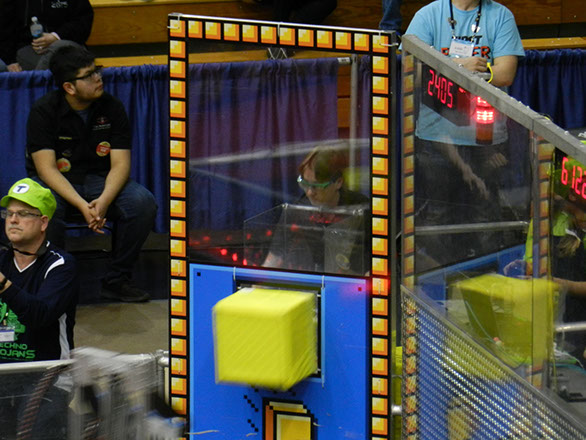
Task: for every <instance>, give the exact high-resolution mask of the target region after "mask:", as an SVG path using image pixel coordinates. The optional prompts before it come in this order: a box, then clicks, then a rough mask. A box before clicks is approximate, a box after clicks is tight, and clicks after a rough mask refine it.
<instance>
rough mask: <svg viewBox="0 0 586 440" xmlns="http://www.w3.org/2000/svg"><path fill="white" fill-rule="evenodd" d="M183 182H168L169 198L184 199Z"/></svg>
mask: <svg viewBox="0 0 586 440" xmlns="http://www.w3.org/2000/svg"><path fill="white" fill-rule="evenodd" d="M185 188H186V186H185V181H184V180H171V181H170V182H169V193H170V195H171V197H179V198H185V196H186V191H185Z"/></svg>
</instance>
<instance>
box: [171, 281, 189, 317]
mask: <svg viewBox="0 0 586 440" xmlns="http://www.w3.org/2000/svg"><path fill="white" fill-rule="evenodd" d="M171 295H172V296H182V297H186V296H187V283H186V282H185V280H176V279H172V280H171ZM177 301H181V302H179V303H176V304H175V306H176V307H184V306H185V301H183V300H177ZM173 312H174V313H175V314H179V315H180V316H183V315H185V309H183V308H180V309H173Z"/></svg>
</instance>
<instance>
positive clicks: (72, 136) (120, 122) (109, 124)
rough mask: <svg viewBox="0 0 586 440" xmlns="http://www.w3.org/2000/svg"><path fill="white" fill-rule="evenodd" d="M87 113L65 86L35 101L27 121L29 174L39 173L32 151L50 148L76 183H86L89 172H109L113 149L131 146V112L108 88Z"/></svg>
mask: <svg viewBox="0 0 586 440" xmlns="http://www.w3.org/2000/svg"><path fill="white" fill-rule="evenodd" d="M85 116H87V119H86V121H84V118H83V117H82V116H81V115H80V114H78V112H76V111H75V110H73V109H72V108H71V106H70V105H69V103H68V102H67V100H66V99H65V92H64V91H61V90H53V91H51V92H49V93H48V94H46V95H45V96H43V97H42V98H41V99H39V100H38V101H36V102H35V103H34V104H33V107H32V109H31V112H30V114H29V118H28V123H27V144H26V170H27V173H28V175H29V177H32V176H37V175H38V173H37V170H36V169H35V166H34V163H33V160H32V158H31V154H32V153H34V152H36V151H39V150H46V149H50V150H54V151H55V159H56V160H57V167H58V168H59V170H60V171H61V172H62V173H63V175H64V176H65V177H66V178H67V180H69V181H70V182H72V183H82V182H83V179H84V177H85V176H86V175H88V174H96V175H100V176H106V175H107V174H108V172H109V171H110V150H112V149H130V147H131V132H130V123H129V121H128V116H127V115H126V111H125V110H124V106H123V105H122V102H120V100H119V99H117V98H115V97H114V96H112V95H110V94H108V93H106V92H104V94H103V95H102V96H101V97H100V98H99V99H98V100H96V101H95V102H93V103H92V104H91V106H90V107H89V108H88V110H87V114H86V115H85Z"/></svg>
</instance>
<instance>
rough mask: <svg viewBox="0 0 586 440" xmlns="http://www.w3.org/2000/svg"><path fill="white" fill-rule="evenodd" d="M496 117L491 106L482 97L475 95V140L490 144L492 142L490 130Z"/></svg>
mask: <svg viewBox="0 0 586 440" xmlns="http://www.w3.org/2000/svg"><path fill="white" fill-rule="evenodd" d="M495 117H496V111H495V109H494V107H493V106H491V105H490V104H489V103H488V102H486V101H485V100H484V99H482V98H481V97H480V96H477V97H476V112H475V113H474V119H475V120H476V142H477V143H479V144H484V145H490V144H491V143H492V130H493V124H494V121H495Z"/></svg>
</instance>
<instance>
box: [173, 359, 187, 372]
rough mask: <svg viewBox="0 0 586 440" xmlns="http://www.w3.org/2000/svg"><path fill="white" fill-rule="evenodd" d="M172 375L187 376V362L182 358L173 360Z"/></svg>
mask: <svg viewBox="0 0 586 440" xmlns="http://www.w3.org/2000/svg"><path fill="white" fill-rule="evenodd" d="M171 374H175V375H181V376H185V375H186V374H187V361H186V360H185V359H181V358H176V357H174V358H171Z"/></svg>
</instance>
